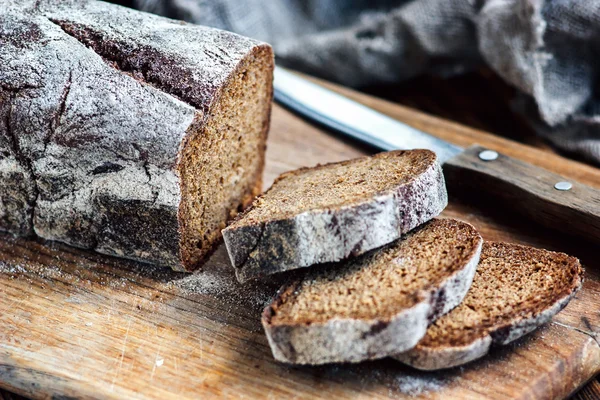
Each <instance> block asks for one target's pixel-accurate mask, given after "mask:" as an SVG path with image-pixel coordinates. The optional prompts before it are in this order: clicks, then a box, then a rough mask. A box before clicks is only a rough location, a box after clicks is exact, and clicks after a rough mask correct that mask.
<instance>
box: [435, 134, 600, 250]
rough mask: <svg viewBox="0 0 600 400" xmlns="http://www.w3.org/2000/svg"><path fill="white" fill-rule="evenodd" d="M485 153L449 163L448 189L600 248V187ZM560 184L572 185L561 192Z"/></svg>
mask: <svg viewBox="0 0 600 400" xmlns="http://www.w3.org/2000/svg"><path fill="white" fill-rule="evenodd" d="M485 150H486V149H485V148H484V147H481V146H478V145H473V146H470V147H469V148H467V150H465V151H464V152H462V153H461V154H459V155H458V156H456V157H453V158H452V159H450V160H448V161H447V162H446V163H445V164H444V174H445V177H446V184H447V185H448V188H449V190H452V191H454V192H456V193H459V192H463V194H464V195H466V196H477V197H478V198H479V199H481V200H482V201H487V200H488V199H490V198H495V199H496V200H497V201H501V202H502V204H506V205H507V206H510V205H514V207H512V208H511V211H516V212H519V213H520V214H521V215H523V216H524V217H526V218H529V219H531V220H532V221H535V222H536V223H539V224H540V225H542V226H544V227H547V228H550V229H557V230H562V231H568V232H569V233H570V234H573V235H578V236H581V237H582V238H584V239H588V240H589V241H593V242H594V243H596V244H597V245H598V246H600V189H596V188H594V187H591V186H587V185H583V184H581V183H579V182H575V181H573V182H569V181H570V180H569V179H567V178H565V177H564V176H561V175H558V174H555V173H552V172H549V171H547V170H545V169H542V168H538V167H536V166H534V165H531V164H527V163H524V162H522V161H520V160H517V159H515V158H511V157H507V156H506V155H504V154H499V155H498V158H497V159H495V160H488V161H486V160H482V159H480V157H479V154H480V153H482V152H483V151H485ZM559 182H568V183H570V184H571V186H572V187H571V189H569V190H557V189H556V188H555V187H554V186H555V184H557V183H559Z"/></svg>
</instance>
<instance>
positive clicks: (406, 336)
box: [262, 219, 483, 365]
mask: <svg viewBox="0 0 600 400" xmlns="http://www.w3.org/2000/svg"><path fill="white" fill-rule="evenodd" d="M482 243H483V240H482V238H481V236H480V235H479V233H477V231H476V230H475V228H473V226H471V225H470V224H467V223H465V222H460V221H456V220H451V219H434V220H433V221H430V222H428V223H426V224H424V225H423V226H421V227H418V228H416V229H414V230H413V231H411V232H410V233H408V234H406V235H404V236H403V237H402V238H401V239H400V240H397V241H395V242H392V243H391V244H389V245H387V246H384V247H383V248H381V249H377V250H374V251H371V252H369V253H367V254H364V255H362V256H360V257H357V258H355V259H351V260H347V261H344V262H341V263H337V264H329V265H326V266H325V265H324V266H318V267H313V268H312V269H311V270H310V271H308V273H307V274H306V276H305V277H304V278H303V279H301V280H299V281H296V282H294V283H292V284H290V285H288V286H286V287H284V288H282V289H281V291H280V293H279V295H278V296H277V298H276V299H275V300H274V301H273V303H272V304H271V305H269V306H268V307H267V308H266V309H265V311H264V312H263V316H262V324H263V326H264V329H265V332H266V334H267V338H268V341H269V344H270V346H271V350H272V351H273V355H274V357H275V359H277V360H279V361H283V362H287V363H293V364H313V365H315V364H325V363H333V362H359V361H363V360H370V359H376V358H382V357H387V356H390V355H393V354H396V353H398V352H400V351H404V350H408V349H410V348H412V347H414V346H415V345H416V344H417V343H418V342H419V340H420V339H421V338H422V337H423V335H425V332H426V330H427V327H428V325H429V324H430V322H431V321H432V320H435V319H436V318H437V317H439V316H440V315H443V314H444V313H446V312H448V311H449V310H451V309H452V308H453V307H455V306H457V305H458V304H459V303H460V302H461V300H462V299H463V297H464V296H465V295H466V293H467V291H468V289H469V286H470V285H471V281H472V279H473V275H474V273H475V267H476V265H477V263H478V261H479V254H480V251H481V246H482Z"/></svg>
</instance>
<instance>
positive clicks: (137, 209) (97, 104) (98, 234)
mask: <svg viewBox="0 0 600 400" xmlns="http://www.w3.org/2000/svg"><path fill="white" fill-rule="evenodd" d="M0 24H2V27H0V56H1V57H0V58H2V59H4V60H7V65H6V68H2V69H1V70H0V132H1V133H2V135H1V136H2V137H3V139H2V140H0V150H2V152H4V153H8V156H7V157H6V158H5V160H4V162H3V163H1V165H0V181H2V182H11V183H10V184H8V185H4V186H3V188H1V189H0V203H2V206H1V207H0V229H1V230H5V231H9V232H12V233H14V234H17V235H34V234H35V235H37V236H39V237H42V238H45V239H50V240H58V241H62V242H65V243H68V244H70V245H73V246H77V247H82V248H86V249H93V250H95V251H98V252H102V253H105V254H110V255H115V256H120V257H126V258H131V259H136V260H139V261H143V262H150V263H155V264H159V265H166V266H170V267H172V268H173V269H176V270H192V269H194V268H197V267H198V266H199V264H200V263H201V262H202V261H203V260H204V259H206V257H207V256H208V255H209V254H210V252H211V250H212V249H214V248H215V247H216V246H217V245H218V244H219V243H220V241H221V237H220V229H221V227H222V226H224V225H225V223H226V222H227V219H228V218H232V217H233V216H234V215H235V214H236V212H237V211H238V210H239V209H242V208H243V207H245V206H247V205H248V204H249V203H250V202H251V201H252V199H253V197H254V196H255V195H256V194H258V193H259V192H260V190H261V174H262V170H263V167H264V151H265V143H266V135H267V131H268V123H269V115H270V99H271V97H272V87H271V86H269V85H270V83H269V84H268V85H267V86H268V87H267V88H266V89H265V90H264V98H268V99H269V105H268V106H267V107H265V108H264V110H262V111H264V123H263V124H262V130H261V131H260V132H259V133H257V134H256V136H257V138H258V139H257V141H258V142H260V145H259V146H256V152H255V154H256V160H257V162H256V163H255V165H253V166H252V168H247V171H248V172H247V173H246V175H244V177H243V179H241V181H240V184H239V185H237V186H236V187H237V188H238V189H235V191H234V190H231V191H230V192H227V193H235V195H232V198H233V199H232V200H231V205H230V206H228V209H227V210H226V211H224V212H223V213H220V214H218V218H220V219H221V221H220V222H222V226H219V227H218V229H215V230H214V231H215V234H214V235H211V236H210V237H208V238H207V239H206V240H204V241H203V243H202V244H203V245H206V246H203V249H202V252H200V251H199V250H198V248H194V246H188V251H185V249H183V246H182V243H183V238H184V237H189V235H184V232H183V230H182V226H183V225H184V223H185V220H186V219H189V218H188V217H186V216H185V215H182V214H181V213H180V210H181V205H182V203H183V202H184V201H185V200H186V199H187V198H188V197H189V196H183V194H184V192H183V189H184V187H185V179H184V177H183V176H182V174H181V168H180V167H181V165H180V164H181V162H180V161H181V154H182V152H183V151H184V149H186V148H187V146H188V144H189V143H190V142H191V141H192V139H193V138H194V137H196V136H198V135H197V132H203V131H204V129H205V128H206V127H207V126H209V125H210V124H211V123H212V121H214V117H213V115H212V113H213V111H214V109H215V108H216V107H215V106H216V105H219V104H220V102H221V101H222V99H223V98H224V96H223V95H222V94H223V93H224V91H225V89H226V88H229V87H230V86H231V84H232V82H233V80H234V78H235V76H236V75H239V74H240V72H241V70H240V69H241V67H243V66H247V65H248V64H252V63H253V62H254V60H257V59H258V60H261V61H263V62H264V64H265V67H264V73H265V75H267V74H270V73H271V71H272V68H273V59H272V52H271V49H270V47H269V46H268V45H266V44H264V43H260V42H257V41H254V40H252V39H248V38H243V37H241V36H238V35H235V34H233V33H228V32H224V31H220V30H216V29H212V28H207V27H199V26H194V25H188V24H185V23H181V22H179V21H173V20H169V19H166V18H161V17H157V16H153V15H151V14H146V13H142V12H138V11H134V10H130V9H126V8H123V7H119V6H116V5H113V4H109V3H104V2H96V1H91V0H78V1H60V2H59V1H55V0H41V1H35V2H33V1H24V2H17V1H9V3H8V7H7V8H5V9H3V10H1V11H0ZM252 65H254V64H252ZM242 72H243V71H242ZM256 132H258V130H256ZM234 140H235V139H234ZM228 143H229V142H228ZM248 148H250V146H246V147H244V149H248ZM230 169H231V168H230ZM214 184H215V185H219V182H218V179H217V182H214ZM221 214H223V215H221ZM216 218H217V217H215V219H216Z"/></svg>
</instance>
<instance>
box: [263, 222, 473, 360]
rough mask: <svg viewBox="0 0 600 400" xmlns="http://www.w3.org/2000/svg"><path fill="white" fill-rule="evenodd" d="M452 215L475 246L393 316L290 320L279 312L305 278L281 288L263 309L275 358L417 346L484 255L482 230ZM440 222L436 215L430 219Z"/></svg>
mask: <svg viewBox="0 0 600 400" xmlns="http://www.w3.org/2000/svg"><path fill="white" fill-rule="evenodd" d="M440 221H444V222H443V223H448V222H449V221H448V220H440ZM450 221H451V222H450V223H456V224H463V226H464V227H465V228H466V230H467V231H468V232H469V234H468V236H469V238H468V240H465V243H464V245H465V246H470V247H469V248H468V251H467V252H466V254H467V255H466V256H465V257H464V258H463V259H461V260H457V262H461V263H462V265H461V267H460V268H456V269H454V272H453V273H451V274H449V275H448V276H446V277H445V278H444V279H442V280H441V281H440V283H439V284H438V285H437V286H434V287H431V286H427V287H423V288H421V289H418V290H415V292H414V296H415V299H416V300H415V301H414V302H411V303H410V306H409V307H406V308H402V309H398V310H397V311H396V312H395V313H394V314H392V315H389V316H388V317H381V318H372V319H365V318H349V317H344V318H330V319H329V320H327V321H319V322H313V321H310V320H303V321H302V322H297V323H294V322H290V321H288V320H286V318H279V317H278V313H280V312H281V311H282V308H283V306H284V304H285V303H286V302H287V301H291V299H293V298H294V295H295V292H296V291H297V290H298V289H299V288H300V285H301V282H302V281H297V282H295V283H293V284H291V285H288V286H285V287H284V288H282V289H281V290H280V292H279V294H278V296H277V297H276V299H275V300H274V301H273V303H272V304H271V305H269V306H268V307H266V308H265V310H264V312H263V315H262V324H263V327H264V329H265V332H266V334H267V338H268V341H269V344H270V346H271V350H272V352H273V356H274V357H275V359H276V360H278V361H282V362H286V363H292V364H313V365H316V364H325V363H334V362H360V361H363V360H369V359H377V358H382V357H386V356H389V355H392V354H396V353H398V352H399V351H403V350H398V349H405V350H407V349H410V348H412V347H413V346H415V345H416V344H417V343H418V341H419V340H420V339H421V338H422V337H423V335H424V334H425V332H426V330H427V326H428V325H429V323H430V321H432V320H435V319H436V318H438V317H439V316H440V315H442V314H444V313H446V312H448V311H449V310H451V309H452V308H453V307H455V306H456V305H457V304H459V303H460V301H461V300H462V299H463V297H464V295H465V294H466V293H467V291H468V289H469V286H470V284H471V281H472V279H473V275H474V273H475V268H476V266H477V263H478V261H479V254H480V251H481V245H482V243H483V240H482V239H481V237H480V236H479V234H478V233H477V232H476V231H475V229H474V228H473V227H472V226H471V225H469V224H466V223H463V222H458V221H452V220H450ZM435 223H437V221H432V222H431V223H430V224H435ZM424 229H426V228H424ZM460 244H462V242H461V243H460ZM390 246H392V245H390ZM378 251H380V250H375V251H374V252H373V254H375V253H376V252H378ZM440 251H442V250H441V249H440ZM370 255H371V253H369V254H366V255H364V256H362V258H365V259H366V258H367V257H368V256H370ZM355 262H360V261H355ZM338 268H339V267H338ZM305 279H306V278H305ZM278 319H281V320H282V321H278Z"/></svg>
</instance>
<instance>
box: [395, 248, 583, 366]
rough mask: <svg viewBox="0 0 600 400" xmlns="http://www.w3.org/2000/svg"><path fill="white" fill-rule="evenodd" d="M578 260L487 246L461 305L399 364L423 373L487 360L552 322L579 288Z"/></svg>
mask: <svg viewBox="0 0 600 400" xmlns="http://www.w3.org/2000/svg"><path fill="white" fill-rule="evenodd" d="M582 280H583V269H582V268H581V265H580V263H579V260H578V259H577V258H575V257H571V256H568V255H566V254H564V253H556V252H552V251H547V250H541V249H535V248H532V247H527V246H520V245H516V244H508V243H496V242H490V243H488V242H486V243H484V244H483V250H482V252H481V261H480V262H479V266H478V267H477V272H476V274H475V278H474V279H473V284H472V286H471V289H470V290H469V293H468V294H467V296H466V297H465V299H464V300H463V302H462V303H461V304H460V305H459V306H458V307H456V308H455V309H453V310H452V311H450V312H449V313H448V314H446V315H444V316H443V317H441V318H439V319H438V320H437V321H435V322H434V323H433V324H432V325H431V326H430V327H429V329H428V330H427V334H426V335H425V337H424V338H423V340H421V341H420V342H419V344H418V345H417V346H416V347H415V348H413V349H412V350H410V351H408V352H406V353H404V354H399V355H397V356H395V358H396V359H398V360H400V361H402V362H404V363H406V364H408V365H411V366H413V367H415V368H419V369H423V370H436V369H442V368H450V367H455V366H458V365H462V364H465V363H467V362H469V361H472V360H475V359H477V358H480V357H483V356H484V355H485V354H487V353H488V351H489V350H490V347H491V346H492V345H503V344H507V343H510V342H512V341H513V340H516V339H518V338H520V337H521V336H523V335H526V334H527V333H529V332H531V331H533V330H534V329H536V328H537V327H539V326H540V325H542V324H544V323H546V322H548V321H550V319H551V318H552V316H554V315H555V314H556V313H558V312H559V311H560V310H562V309H563V308H564V307H565V306H566V305H567V304H568V303H569V301H570V300H571V298H572V297H573V296H574V295H575V293H576V292H577V291H578V290H579V289H580V287H581V284H582Z"/></svg>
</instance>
